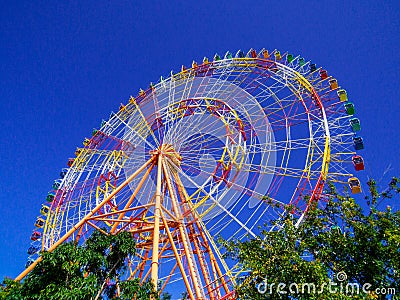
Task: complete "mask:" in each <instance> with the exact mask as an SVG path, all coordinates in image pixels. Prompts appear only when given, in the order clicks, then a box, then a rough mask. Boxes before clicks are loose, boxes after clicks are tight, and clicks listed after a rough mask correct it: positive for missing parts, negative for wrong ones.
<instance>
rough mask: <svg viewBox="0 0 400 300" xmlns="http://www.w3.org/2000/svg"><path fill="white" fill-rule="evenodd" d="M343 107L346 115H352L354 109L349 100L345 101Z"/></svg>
mask: <svg viewBox="0 0 400 300" xmlns="http://www.w3.org/2000/svg"><path fill="white" fill-rule="evenodd" d="M344 108H345V109H346V113H347V114H348V115H354V113H355V109H354V104H353V103H351V102H346V103H345V105H344Z"/></svg>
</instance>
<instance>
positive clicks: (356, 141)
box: [353, 136, 364, 150]
mask: <svg viewBox="0 0 400 300" xmlns="http://www.w3.org/2000/svg"><path fill="white" fill-rule="evenodd" d="M353 145H354V149H356V150H362V149H364V142H363V139H362V137H361V136H355V137H353Z"/></svg>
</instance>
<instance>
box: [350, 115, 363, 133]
mask: <svg viewBox="0 0 400 300" xmlns="http://www.w3.org/2000/svg"><path fill="white" fill-rule="evenodd" d="M350 126H351V129H352V130H353V131H354V132H356V131H360V130H361V124H360V120H359V119H357V118H352V119H350Z"/></svg>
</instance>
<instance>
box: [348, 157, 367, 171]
mask: <svg viewBox="0 0 400 300" xmlns="http://www.w3.org/2000/svg"><path fill="white" fill-rule="evenodd" d="M351 160H352V161H353V165H354V168H355V169H356V171H362V170H364V159H363V158H362V157H361V156H360V155H354V156H353V158H352V159H351Z"/></svg>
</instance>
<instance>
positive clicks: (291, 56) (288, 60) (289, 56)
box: [286, 54, 294, 63]
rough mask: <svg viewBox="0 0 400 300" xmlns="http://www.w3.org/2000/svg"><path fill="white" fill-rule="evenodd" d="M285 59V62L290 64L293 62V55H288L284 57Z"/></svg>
mask: <svg viewBox="0 0 400 300" xmlns="http://www.w3.org/2000/svg"><path fill="white" fill-rule="evenodd" d="M286 59H287V62H288V63H291V62H292V61H293V60H294V57H293V54H288V55H287V56H286Z"/></svg>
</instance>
